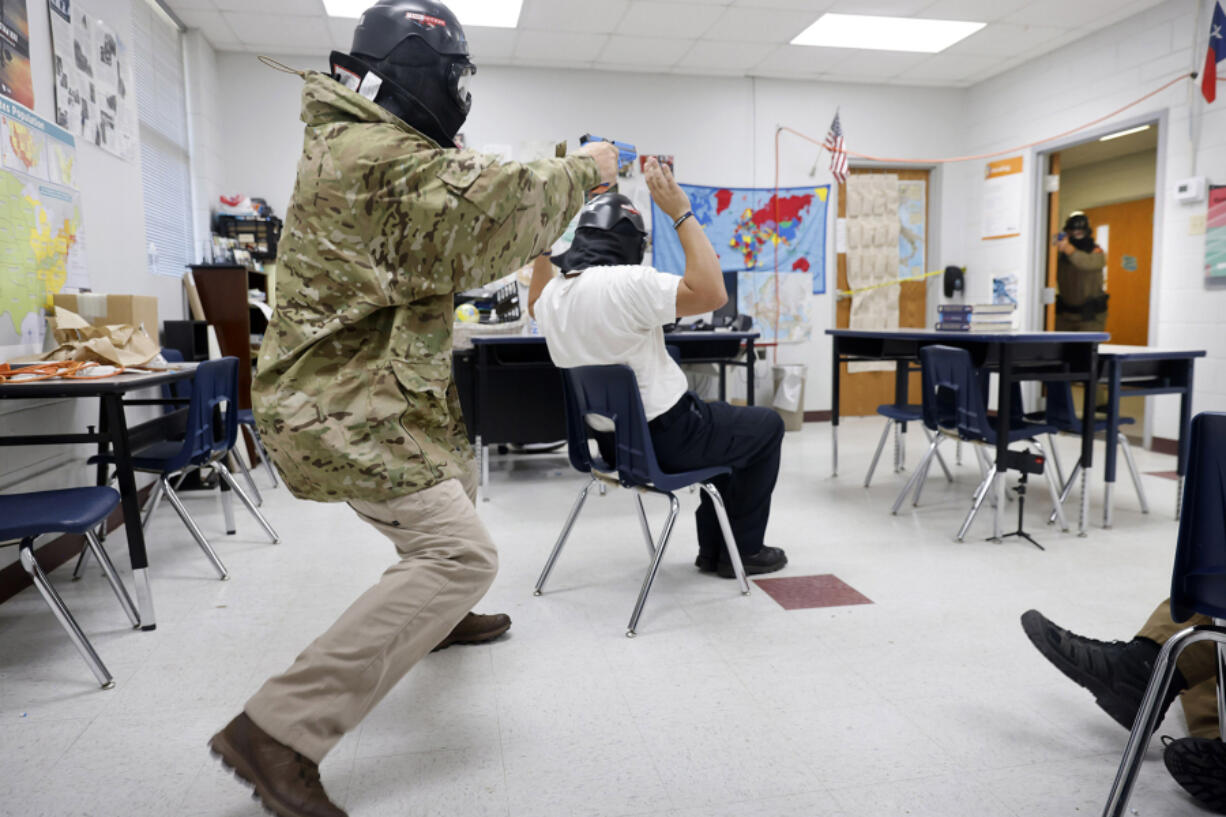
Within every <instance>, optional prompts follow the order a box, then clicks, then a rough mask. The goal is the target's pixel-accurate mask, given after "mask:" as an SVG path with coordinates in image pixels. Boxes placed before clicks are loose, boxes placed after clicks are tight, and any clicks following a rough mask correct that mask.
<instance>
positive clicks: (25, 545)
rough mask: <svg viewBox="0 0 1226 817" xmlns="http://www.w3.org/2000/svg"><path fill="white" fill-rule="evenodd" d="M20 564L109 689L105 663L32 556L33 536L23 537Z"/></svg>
mask: <svg viewBox="0 0 1226 817" xmlns="http://www.w3.org/2000/svg"><path fill="white" fill-rule="evenodd" d="M21 566H22V567H23V568H25V571H26V573H28V574H30V578H31V580H33V582H34V586H35V587H37V588H38V592H39V594H41V595H42V597H43V601H45V602H47V606H48V607H50V608H51V612H53V613H55V617H56V618H57V619H58V620H59V622H60V626H61V627H63V628H64V630H65V632H67V633H68V637H69V638H70V639H71V640H72V645H73V646H74V647H76V648H77V652H78V653H80V654H81V657H82V658H84V659H85V663H86V664H88V665H89V669H90V671H91V672H93V674H94V677H95V678H97V679H98V685H99V686H101V687H102V688H103V689H110V688H112V687H113V686H115V679H114V678H113V677H112V676H111V673H110V672H109V671H108V670H107V668H106V664H103V663H102V659H101V658H99V657H98V653H96V652H94V647H93V645H92V644H90V643H89V639H88V638H86V637H85V633H84V632H82V631H81V628H80V627H79V626H78V625H77V621H76V619H74V618H73V617H72V613H70V612H68V607H67V606H66V605H65V604H64V600H63V599H61V598H60V594H59V593H57V592H55V588H54V587H52V585H51V582H50V581H48V579H47V574H46V573H43V569H42V567H40V566H39V564H38V560H36V559H35V558H34V540H33V538H30V539H25V540H23V541H22V543H21Z"/></svg>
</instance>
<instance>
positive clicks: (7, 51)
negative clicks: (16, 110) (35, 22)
mask: <svg viewBox="0 0 1226 817" xmlns="http://www.w3.org/2000/svg"><path fill="white" fill-rule="evenodd" d="M0 94H3V95H4V96H7V97H8V98H9V99H11V100H13V101H14V102H16V103H17V104H19V105H24V106H26V107H27V108H33V107H34V78H33V77H32V76H31V75H30V18H29V15H28V14H27V13H26V0H0Z"/></svg>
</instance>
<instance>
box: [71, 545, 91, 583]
mask: <svg viewBox="0 0 1226 817" xmlns="http://www.w3.org/2000/svg"><path fill="white" fill-rule="evenodd" d="M95 535H96V534H95ZM87 561H89V548H88V547H82V548H81V553H80V554H78V556H77V564H76V567H74V568H73V569H72V580H73V581H74V582H77V581H80V580H81V576H83V575H85V563H86V562H87Z"/></svg>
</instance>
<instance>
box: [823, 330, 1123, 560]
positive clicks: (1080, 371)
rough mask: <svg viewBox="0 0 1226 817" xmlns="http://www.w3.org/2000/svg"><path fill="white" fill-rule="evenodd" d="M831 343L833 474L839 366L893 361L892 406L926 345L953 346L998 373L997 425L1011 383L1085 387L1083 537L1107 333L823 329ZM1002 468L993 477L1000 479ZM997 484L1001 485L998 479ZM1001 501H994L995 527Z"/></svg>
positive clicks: (1004, 445)
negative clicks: (1097, 394)
mask: <svg viewBox="0 0 1226 817" xmlns="http://www.w3.org/2000/svg"><path fill="white" fill-rule="evenodd" d="M826 334H828V335H830V336H831V339H832V340H833V344H832V346H833V348H832V358H831V359H832V361H833V365H832V367H831V399H832V400H833V408H832V410H831V423H832V425H831V444H832V446H833V457H834V459H833V466H834V467H833V471H834V475H835V476H837V475H838V469H839V436H838V435H839V385H840V384H839V364H840V363H844V362H848V361H861V360H892V361H895V362H896V366H897V374H896V376H895V379H894V384H895V394H894V402H895V403H896V404H899V405H904V404H906V403H907V388H908V383H907V369H908V367H909V366H910V365H911V364H912V363H914V362H915V360H916V359H917V358H918V357H919V350H920V349H921V348H923V347H924V346H932V345H936V344H940V345H943V346H956V347H958V348H961V349H966V350H967V351H969V352H970V353H971V359H972V360H973V361H974V364H975V365H976V366H979V367H986V368H989V369H992V370H994V371H996V372H997V375H998V379H999V383H998V391H997V403H996V412H997V418H998V419H997V422H998V423H999V424H1000V427H1001V428H1008V427H1009V425H1010V421H1011V418H1010V413H1011V410H1012V408H1011V404H1012V402H1013V401H1012V400H1011V399H1010V396H1011V393H1012V390H1013V384H1014V383H1018V382H1021V381H1023V380H1041V381H1061V380H1064V381H1074V382H1080V383H1084V384H1085V386H1086V390H1085V400H1084V406H1083V409H1084V414H1083V417H1082V430H1081V458H1080V462H1081V512H1080V514H1079V520H1078V527H1077V532H1078V535H1079V536H1085V535H1086V519H1087V517H1088V515H1089V500H1090V495H1089V492H1088V491H1089V470H1090V464H1091V462H1092V461H1093V456H1094V433H1093V429H1094V426H1093V419H1094V382H1095V381H1096V380H1097V378H1098V344H1100V343H1105V342H1106V341H1107V340H1108V339H1109V338H1110V336H1109V335H1108V334H1107V333H1106V332H993V333H988V332H943V331H937V330H935V329H880V330H866V329H827V330H826ZM1007 450H1008V438H1007V436H1006V435H1004V434H998V435H997V439H996V462H998V463H1003V462H1006V461H1007V458H1006V456H1005V452H1006V451H1007ZM1004 472H1005V469H1003V468H1002V469H1000V470H999V471H998V472H997V473H998V475H1001V474H1003V473H1004ZM997 484H998V485H999V484H1000V480H999V476H998V480H997ZM1003 507H1004V503H1003V502H999V501H998V502H997V513H996V516H995V517H994V518H995V519H996V521H997V529H998V525H999V520H1000V513H1001V510H1002V508H1003Z"/></svg>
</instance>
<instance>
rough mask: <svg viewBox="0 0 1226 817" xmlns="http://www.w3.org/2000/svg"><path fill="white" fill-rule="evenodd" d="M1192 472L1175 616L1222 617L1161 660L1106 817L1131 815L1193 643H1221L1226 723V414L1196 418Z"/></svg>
mask: <svg viewBox="0 0 1226 817" xmlns="http://www.w3.org/2000/svg"><path fill="white" fill-rule="evenodd" d="M1188 451H1189V456H1188V472H1187V479H1186V481H1185V483H1184V489H1183V514H1182V516H1181V517H1180V520H1179V534H1178V538H1177V540H1176V543H1175V564H1174V567H1173V569H1172V570H1171V617H1172V618H1173V619H1174V620H1175V621H1186V620H1187V619H1188V618H1190V617H1191V616H1192V615H1193V614H1194V613H1201V614H1203V615H1206V616H1210V617H1212V618H1213V619H1214V622H1213V624H1204V625H1199V626H1196V627H1189V628H1188V629H1186V630H1183V631H1182V632H1179V633H1176V634H1175V635H1174V636H1172V637H1171V638H1170V639H1168V640H1167V642H1166V643H1165V644H1163V645H1162V650H1161V651H1160V652H1159V653H1158V657H1157V659H1155V661H1154V669H1153V672H1152V673H1151V674H1150V677H1149V686H1148V687H1147V688H1146V690H1145V698H1144V699H1143V700H1142V702H1141V708H1140V710H1139V711H1138V712H1137V717H1136V720H1135V721H1134V722H1133V724H1132V733H1131V734H1130V735H1129V736H1128V745H1127V747H1126V748H1125V749H1124V756H1123V758H1122V760H1121V761H1120V768H1119V771H1118V772H1117V773H1116V776H1115V783H1114V784H1112V786H1111V794H1110V795H1109V796H1108V800H1107V806H1106V808H1105V809H1104V810H1103V815H1104V817H1124V815H1126V814H1127V813H1128V798H1129V797H1130V796H1131V795H1132V788H1133V785H1134V784H1135V783H1136V781H1137V774H1138V773H1139V772H1140V771H1141V761H1142V760H1143V759H1144V757H1145V747H1146V745H1147V744H1148V743H1149V739H1150V738H1151V737H1152V736H1153V734H1154V729H1156V728H1157V726H1158V719H1159V717H1160V712H1161V707H1159V706H1158V702H1159V701H1161V700H1163V699H1164V698H1165V697H1166V691H1167V689H1169V688H1170V685H1171V678H1172V677H1173V676H1174V675H1175V662H1176V661H1177V660H1178V659H1179V655H1180V653H1182V652H1183V651H1184V650H1185V649H1186V648H1187V647H1189V646H1191V645H1192V644H1195V643H1197V642H1198V641H1214V642H1216V643H1217V660H1218V722H1219V723H1226V699H1224V697H1223V686H1222V684H1223V680H1224V676H1223V669H1224V668H1226V663H1224V656H1226V651H1224V650H1223V645H1226V626H1223V625H1224V624H1226V622H1224V621H1223V620H1224V619H1226V413H1222V412H1205V413H1203V414H1198V415H1196V417H1194V418H1193V419H1192V428H1191V434H1190V438H1189V447H1188Z"/></svg>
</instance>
